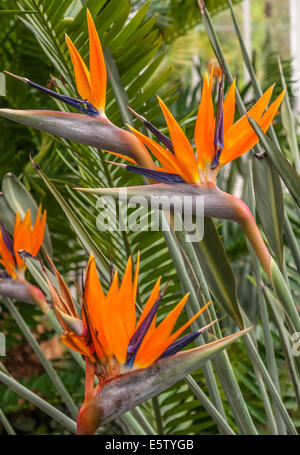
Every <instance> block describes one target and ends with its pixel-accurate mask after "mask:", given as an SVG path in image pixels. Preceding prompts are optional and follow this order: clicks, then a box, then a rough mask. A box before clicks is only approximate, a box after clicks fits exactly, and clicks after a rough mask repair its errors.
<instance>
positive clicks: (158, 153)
mask: <svg viewBox="0 0 300 455" xmlns="http://www.w3.org/2000/svg"><path fill="white" fill-rule="evenodd" d="M127 126H128V128H130V130H131V131H132V132H133V133H134V134H135V135H136V137H137V138H138V139H140V141H141V142H142V143H143V144H144V145H146V146H147V147H148V148H149V149H150V151H151V152H152V153H153V155H154V156H155V157H156V158H157V159H158V160H159V161H160V162H161V164H162V165H163V166H164V168H165V171H168V172H174V173H175V174H180V175H181V176H182V177H183V174H184V173H182V170H181V169H180V167H179V163H178V161H177V159H176V157H175V156H174V155H173V154H172V153H171V152H169V151H168V150H166V149H165V148H164V147H162V146H161V145H160V144H158V143H157V142H155V141H154V140H153V139H151V138H150V137H148V136H145V135H144V134H142V133H140V132H139V131H137V130H136V129H134V128H132V127H131V126H130V125H127ZM183 178H184V179H185V180H186V179H187V176H185V177H183Z"/></svg>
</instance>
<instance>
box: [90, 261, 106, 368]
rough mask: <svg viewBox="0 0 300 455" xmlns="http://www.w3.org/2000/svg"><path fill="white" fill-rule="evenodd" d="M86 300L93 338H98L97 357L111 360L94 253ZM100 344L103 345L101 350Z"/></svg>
mask: <svg viewBox="0 0 300 455" xmlns="http://www.w3.org/2000/svg"><path fill="white" fill-rule="evenodd" d="M84 298H85V302H86V305H87V310H88V313H89V316H90V322H91V325H92V329H93V330H92V336H93V338H94V337H96V338H97V340H94V345H95V349H96V352H97V355H98V357H99V358H100V359H102V358H103V353H105V356H106V357H107V358H109V357H110V356H111V354H112V351H111V349H110V348H109V345H108V343H107V340H106V337H105V332H104V329H103V313H104V308H105V304H106V302H105V295H104V292H103V289H102V286H101V283H100V280H99V277H98V273H97V267H96V262H95V258H94V256H93V254H92V253H91V254H90V258H89V263H88V266H87V269H86V274H85V283H84ZM99 344H100V345H101V349H100V350H99V346H98V345H99Z"/></svg>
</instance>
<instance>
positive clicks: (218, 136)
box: [211, 73, 224, 169]
mask: <svg viewBox="0 0 300 455" xmlns="http://www.w3.org/2000/svg"><path fill="white" fill-rule="evenodd" d="M223 103H224V74H223V73H222V78H221V81H220V86H219V95H218V104H217V114H216V124H215V135H214V147H215V156H214V159H213V161H212V163H211V168H212V169H214V168H215V167H217V166H218V165H219V159H220V155H221V153H222V150H223V147H224V137H223Z"/></svg>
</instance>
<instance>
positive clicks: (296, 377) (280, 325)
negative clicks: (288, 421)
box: [263, 286, 300, 415]
mask: <svg viewBox="0 0 300 455" xmlns="http://www.w3.org/2000/svg"><path fill="white" fill-rule="evenodd" d="M263 292H264V295H265V298H266V300H267V302H268V304H269V306H270V308H271V311H272V315H273V318H274V321H275V323H276V326H277V329H278V332H279V335H280V339H281V342H282V346H283V351H284V354H285V357H286V361H287V365H288V368H289V371H290V375H291V378H292V381H293V386H294V390H295V396H296V400H297V404H298V413H299V415H300V374H299V371H298V368H297V365H296V363H295V359H294V357H293V356H292V354H291V352H292V346H291V342H290V337H289V334H288V331H287V330H286V328H285V326H284V320H283V318H282V315H281V314H280V313H279V311H278V309H277V311H276V306H275V305H277V306H278V307H279V308H280V305H279V303H278V302H276V301H275V298H274V297H273V296H272V294H271V292H270V290H269V289H268V288H267V287H265V286H263Z"/></svg>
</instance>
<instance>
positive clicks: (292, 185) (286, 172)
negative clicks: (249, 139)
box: [248, 117, 300, 206]
mask: <svg viewBox="0 0 300 455" xmlns="http://www.w3.org/2000/svg"><path fill="white" fill-rule="evenodd" d="M248 119H249V122H250V123H251V126H252V128H253V129H254V131H255V132H256V134H257V136H258V137H259V139H260V141H261V144H262V145H263V147H264V148H265V149H266V152H267V153H268V156H269V158H270V159H271V161H272V163H273V165H274V167H275V168H276V170H277V172H278V173H279V175H280V177H281V178H282V180H283V181H284V183H285V184H286V186H287V187H288V189H289V191H290V192H291V194H292V195H293V197H294V199H295V201H296V202H297V204H298V205H299V206H300V177H299V175H298V174H297V173H296V171H295V169H294V168H293V166H292V165H291V164H290V163H289V161H288V160H287V159H286V157H285V156H284V155H283V154H282V153H281V152H280V150H278V148H277V147H276V146H275V145H274V144H273V142H271V141H270V139H269V138H268V137H267V136H266V135H265V133H264V132H263V131H262V129H261V128H260V126H259V125H258V124H257V123H256V121H255V120H253V119H252V118H251V117H248Z"/></svg>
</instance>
